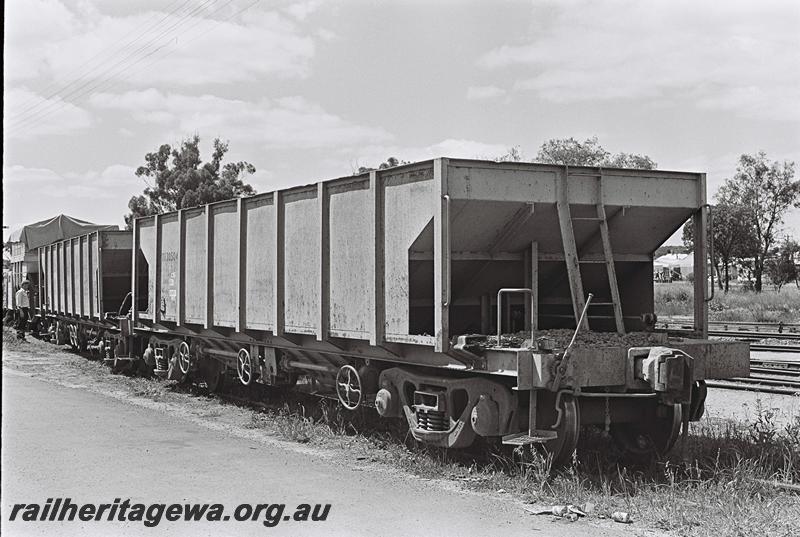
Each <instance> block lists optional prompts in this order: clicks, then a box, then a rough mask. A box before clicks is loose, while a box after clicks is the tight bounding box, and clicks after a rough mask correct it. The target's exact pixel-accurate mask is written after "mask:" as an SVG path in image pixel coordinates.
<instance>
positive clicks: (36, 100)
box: [3, 88, 92, 139]
mask: <svg viewBox="0 0 800 537" xmlns="http://www.w3.org/2000/svg"><path fill="white" fill-rule="evenodd" d="M3 101H4V102H3V108H4V113H3V136H4V137H6V139H8V138H12V137H13V138H19V139H30V138H34V137H37V136H43V135H50V134H67V133H72V132H74V131H77V130H81V129H86V128H87V127H90V126H91V125H92V117H91V115H90V114H89V112H88V111H86V110H85V109H83V108H81V107H79V106H76V105H74V104H72V103H69V102H65V101H63V100H62V99H61V98H59V97H53V98H49V99H48V98H45V97H43V96H42V95H38V94H36V93H33V92H31V91H29V90H27V89H22V88H17V89H10V90H7V91H6V92H5V93H4V99H3Z"/></svg>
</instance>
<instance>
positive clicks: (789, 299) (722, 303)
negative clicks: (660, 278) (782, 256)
mask: <svg viewBox="0 0 800 537" xmlns="http://www.w3.org/2000/svg"><path fill="white" fill-rule="evenodd" d="M693 297H694V289H693V287H692V285H691V284H689V283H687V282H673V283H663V284H656V285H655V309H656V313H657V314H658V315H660V316H672V315H692V313H693V308H694V305H693V303H692V302H693V300H694V298H693ZM708 309H709V315H710V317H711V319H712V320H714V321H743V322H774V323H777V322H785V323H796V322H800V290H798V289H796V288H793V287H785V288H783V289H782V290H781V292H779V293H778V292H775V291H773V290H769V289H765V290H764V291H763V292H761V293H755V292H753V291H745V290H744V289H743V288H731V290H730V291H729V292H728V293H723V292H721V291H720V290H719V289H717V290H716V293H715V295H714V299H713V300H712V301H711V302H709V305H708Z"/></svg>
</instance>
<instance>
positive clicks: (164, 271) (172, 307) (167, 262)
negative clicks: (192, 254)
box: [158, 213, 180, 322]
mask: <svg viewBox="0 0 800 537" xmlns="http://www.w3.org/2000/svg"><path fill="white" fill-rule="evenodd" d="M158 227H159V233H160V234H161V240H160V241H159V246H160V249H161V251H160V252H158V256H159V261H160V262H159V264H158V271H159V275H158V281H159V289H160V293H159V295H160V296H159V302H160V303H159V307H160V308H161V319H162V320H165V321H172V322H174V321H175V320H176V319H177V310H178V285H179V282H178V279H179V275H178V273H179V270H178V268H179V267H178V261H179V257H178V256H179V254H178V251H179V249H180V225H179V223H178V215H177V214H175V213H172V214H168V215H164V216H162V217H161V218H159V220H158Z"/></svg>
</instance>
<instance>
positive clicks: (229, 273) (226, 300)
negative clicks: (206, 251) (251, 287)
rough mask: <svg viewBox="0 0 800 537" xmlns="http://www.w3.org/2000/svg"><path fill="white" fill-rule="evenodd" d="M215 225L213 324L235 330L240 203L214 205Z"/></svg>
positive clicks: (211, 207) (213, 224) (213, 221)
mask: <svg viewBox="0 0 800 537" xmlns="http://www.w3.org/2000/svg"><path fill="white" fill-rule="evenodd" d="M209 209H210V210H211V214H212V226H213V245H214V247H213V249H212V252H213V254H212V255H213V293H212V300H213V321H214V325H215V326H225V327H234V326H236V321H237V317H238V310H237V300H238V298H237V297H238V293H239V289H238V285H237V280H238V279H237V276H236V274H237V270H238V259H239V246H238V245H239V232H240V230H239V220H238V216H237V211H236V203H235V202H231V203H221V204H216V205H210V206H209Z"/></svg>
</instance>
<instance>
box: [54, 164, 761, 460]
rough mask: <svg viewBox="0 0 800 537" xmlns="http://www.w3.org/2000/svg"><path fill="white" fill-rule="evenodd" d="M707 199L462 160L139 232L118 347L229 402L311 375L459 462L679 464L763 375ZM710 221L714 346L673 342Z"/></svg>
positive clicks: (702, 341)
mask: <svg viewBox="0 0 800 537" xmlns="http://www.w3.org/2000/svg"><path fill="white" fill-rule="evenodd" d="M705 196H706V193H705V175H704V174H697V173H683V172H665V171H651V170H622V169H600V168H585V167H575V168H573V167H565V166H555V165H542V164H525V163H495V162H486V161H473V160H456V159H444V158H443V159H436V160H432V161H427V162H421V163H416V164H410V165H404V166H399V167H396V168H390V169H387V170H379V171H372V172H369V173H366V174H361V175H356V176H353V177H346V178H342V179H336V180H332V181H325V182H320V183H317V184H314V185H307V186H301V187H296V188H289V189H286V190H279V191H275V192H270V193H267V194H261V195H256V196H253V197H248V198H241V199H235V200H230V201H223V202H218V203H214V204H210V205H206V206H202V207H196V208H191V209H182V210H179V211H175V212H171V213H167V214H160V215H156V216H151V217H146V218H139V219H137V220H136V221H135V225H134V230H133V236H132V249H133V251H134V252H136V255H135V256H131V258H132V271H131V272H132V273H131V276H130V283H129V287H130V288H131V289H130V290H131V298H130V301H129V302H128V304H132V307H131V311H130V314H129V315H127V316H125V318H123V319H119V320H118V323H119V324H120V325H121V326H122V327H117V328H116V329H115V330H108V331H106V332H105V333H106V336H105V337H107V338H110V340H109V341H107V342H106V343H104V348H105V349H113V350H114V351H113V352H115V353H117V354H118V356H117V355H115V356H114V357H111V359H114V358H116V359H117V360H118V361H119V360H138V361H142V362H143V363H144V364H146V365H147V367H148V368H149V369H151V370H153V371H154V372H156V373H157V374H165V372H166V371H168V370H169V369H170V367H172V369H173V373H175V374H177V376H182V377H184V378H195V379H199V380H202V381H205V382H206V383H208V385H209V387H211V388H218V387H220V385H221V383H223V382H224V380H225V379H226V378H229V377H233V376H234V373H233V372H234V371H235V378H238V381H239V382H241V383H242V384H245V385H250V384H253V383H260V384H265V385H277V386H287V385H289V386H291V385H294V384H295V383H296V382H297V380H298V378H301V377H302V378H305V379H311V385H312V386H313V389H314V390H315V391H316V392H318V393H327V394H329V395H332V396H333V395H335V396H336V397H337V398H338V399H339V400H340V401H341V403H342V404H343V405H344V406H346V407H347V408H351V409H354V408H357V407H359V406H360V405H365V404H367V405H374V406H375V408H376V409H377V411H378V413H379V414H380V415H381V416H383V417H398V418H399V417H402V418H405V419H406V420H407V421H408V424H409V427H410V429H411V432H412V434H413V435H414V437H415V438H417V439H418V440H421V441H425V442H429V443H431V444H434V445H438V446H445V447H466V446H468V445H470V444H471V443H472V442H473V441H474V439H475V438H476V437H477V436H483V437H498V438H502V441H503V442H504V443H506V444H510V445H528V444H541V445H544V446H545V447H546V448H547V449H548V450H549V451H551V452H552V453H553V458H554V460H555V461H556V462H557V463H558V462H564V461H565V460H567V459H568V458H569V456H570V455H571V453H572V452H573V451H574V448H575V444H576V442H577V439H578V435H579V431H580V427H581V425H586V424H598V425H602V426H605V427H606V428H607V429H608V430H609V431H610V432H611V433H612V435H613V436H614V438H615V439H617V440H618V441H619V444H620V445H621V446H622V447H624V448H625V449H627V450H629V451H631V452H636V453H645V452H646V453H663V452H665V451H666V450H668V449H669V448H670V447H671V445H672V443H673V442H674V441H675V438H676V437H677V435H678V432H679V430H680V428H681V424H682V423H684V422H686V421H689V420H696V419H699V417H700V416H701V415H702V412H703V405H704V399H705V386H704V379H707V378H728V377H735V376H743V375H747V374H748V369H749V353H748V348H747V344H742V343H736V342H720V341H709V340H708V339H707V301H708V300H709V298H710V297H709V292H710V291H709V290H708V288H707V281H706V273H707V270H708V269H707V263H708V260H707V243H706V237H707V236H708V206H707V205H706V199H705ZM688 218H692V222H693V226H694V236H695V237H696V248H695V254H694V255H695V258H694V260H695V264H694V265H695V271H694V282H695V283H694V319H695V327H694V328H695V336H694V337H693V338H671V337H668V336H667V334H665V333H660V332H657V331H655V330H653V327H654V326H655V315H654V314H653V311H654V302H653V280H652V274H653V271H652V265H653V253H654V251H655V250H656V248H658V247H659V246H660V245H661V244H662V243H663V242H664V241H665V240H666V239H667V238H668V237H670V235H672V233H674V232H675V231H676V230H677V229H679V228H680V226H681V225H683V223H684V222H685V221H686V220H687V219H688ZM45 268H47V265H46V266H45ZM111 340H113V341H111ZM106 352H108V351H106Z"/></svg>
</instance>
